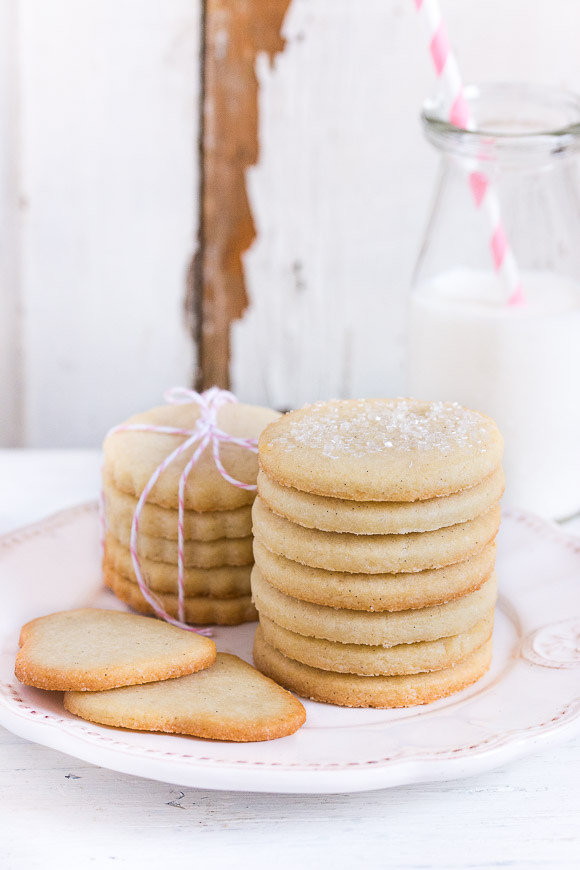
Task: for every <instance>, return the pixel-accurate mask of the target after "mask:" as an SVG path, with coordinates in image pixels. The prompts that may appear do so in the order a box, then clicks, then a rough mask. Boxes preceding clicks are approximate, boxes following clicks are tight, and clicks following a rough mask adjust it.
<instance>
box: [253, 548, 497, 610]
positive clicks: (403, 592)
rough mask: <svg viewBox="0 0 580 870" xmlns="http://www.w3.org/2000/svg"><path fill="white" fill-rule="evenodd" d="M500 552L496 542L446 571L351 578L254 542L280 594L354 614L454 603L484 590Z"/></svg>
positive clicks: (257, 556) (261, 564)
mask: <svg viewBox="0 0 580 870" xmlns="http://www.w3.org/2000/svg"><path fill="white" fill-rule="evenodd" d="M495 553H496V544H495V541H492V542H491V543H490V544H487V545H486V546H485V547H484V548H483V550H481V551H480V552H479V553H477V554H476V555H474V556H471V557H470V558H468V559H466V560H465V561H463V562H456V563H455V564H453V565H447V566H446V567H444V568H434V569H432V570H426V571H419V572H416V573H414V574H409V573H407V574H351V573H348V572H347V571H325V570H324V569H323V568H311V567H310V566H309V565H301V564H300V563H299V562H292V561H291V560H290V559H286V558H284V556H278V555H276V554H275V553H272V552H271V551H270V550H268V549H266V547H264V545H263V544H261V543H260V542H259V541H258V540H255V541H254V557H255V559H256V565H257V567H258V568H259V569H260V573H261V575H262V576H263V577H264V578H265V579H266V580H267V581H268V583H270V584H271V585H272V586H275V587H276V589H279V590H280V592H285V593H286V595H291V596H292V597H293V598H300V599H302V600H303V601H311V602H312V603H313V604H322V605H330V606H332V607H344V608H346V609H348V610H370V611H373V610H415V609H417V608H420V607H429V606H430V605H432V604H444V603H445V602H447V601H453V600H454V599H455V598H460V597H461V596H462V595H466V594H467V593H468V592H474V591H475V590H476V589H479V587H480V586H481V585H482V584H483V583H484V582H485V581H486V580H487V579H488V577H489V576H490V574H491V572H492V571H493V567H494V564H495Z"/></svg>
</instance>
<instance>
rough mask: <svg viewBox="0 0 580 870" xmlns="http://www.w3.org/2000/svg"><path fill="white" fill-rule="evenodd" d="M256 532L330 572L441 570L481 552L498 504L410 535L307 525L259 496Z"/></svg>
mask: <svg viewBox="0 0 580 870" xmlns="http://www.w3.org/2000/svg"><path fill="white" fill-rule="evenodd" d="M252 517H253V520H254V536H255V537H256V539H257V540H259V541H260V542H261V543H262V544H263V545H264V546H265V547H267V548H268V549H269V550H271V551H272V552H273V553H277V554H278V555H281V556H286V558H288V559H291V560H292V561H294V562H301V563H302V564H303V565H310V566H311V567H313V568H325V569H326V570H330V571H350V572H352V573H362V574H379V573H381V574H384V573H393V574H395V573H400V572H407V571H423V570H425V569H427V568H442V567H443V566H444V565H452V564H453V563H454V562H461V561H463V560H464V559H467V558H469V557H470V556H472V555H473V554H474V553H478V552H480V551H481V550H483V548H484V547H485V546H486V544H489V542H490V541H491V540H492V539H493V538H494V537H495V535H496V534H497V530H498V528H499V523H500V518H501V511H500V507H499V505H496V506H495V507H492V508H491V510H489V511H488V512H487V513H485V514H482V515H481V516H479V517H476V519H474V520H470V521H469V522H468V523H460V524H459V525H456V526H447V527H446V528H443V529H437V531H434V532H410V533H409V534H407V535H353V534H349V533H348V532H321V531H318V529H306V528H304V527H303V526H299V525H297V524H296V523H292V522H290V520H286V519H284V518H283V517H280V516H278V515H277V514H275V513H273V512H272V511H271V510H270V509H269V508H268V507H267V506H266V505H265V504H264V502H263V501H262V500H261V499H260V498H257V499H256V501H255V502H254V506H253V508H252Z"/></svg>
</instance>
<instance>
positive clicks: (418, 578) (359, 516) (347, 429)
mask: <svg viewBox="0 0 580 870" xmlns="http://www.w3.org/2000/svg"><path fill="white" fill-rule="evenodd" d="M259 448H260V469H261V470H260V473H259V475H258V495H259V497H258V498H257V499H256V502H255V504H254V507H253V521H254V535H255V541H254V555H255V567H254V569H253V572H252V592H253V598H254V602H255V605H256V607H257V609H258V612H259V618H260V626H259V628H258V630H257V632H256V639H255V645H254V660H255V662H256V665H257V667H258V668H259V669H260V670H261V671H262V672H263V673H265V674H267V675H268V676H270V677H272V678H273V679H275V680H276V681H277V682H278V683H280V684H281V685H283V686H285V687H286V688H289V689H292V690H294V691H295V692H297V693H298V694H300V695H302V696H305V697H309V698H312V699H314V700H317V701H325V702H328V703H333V704H339V705H342V706H351V707H403V706H410V705H414V704H424V703H427V702H429V701H433V700H435V699H437V698H441V697H444V696H446V695H449V694H451V693H453V692H456V691H459V690H460V689H462V688H464V687H465V686H468V685H469V684H471V683H473V682H475V680H477V679H479V677H481V676H482V675H483V674H484V673H485V671H486V670H487V669H488V667H489V664H490V661H491V635H492V629H493V614H494V605H495V601H496V597H497V580H496V576H495V573H494V564H495V536H496V534H497V531H498V528H499V523H500V507H499V501H500V498H501V496H502V493H503V489H504V475H503V471H502V468H501V457H502V449H503V442H502V438H501V435H500V433H499V431H498V429H497V427H496V425H495V423H494V422H493V421H492V420H490V419H489V418H488V417H486V416H484V415H483V414H479V413H477V412H475V411H471V410H468V409H465V408H462V407H460V406H459V405H457V404H451V403H442V402H433V403H429V402H421V401H418V400H413V399H395V400H387V399H372V400H351V401H333V402H326V403H318V404H315V405H312V406H309V407H306V408H303V409H301V410H299V411H295V412H292V413H290V414H287V415H286V416H285V417H282V418H281V419H280V420H278V421H277V422H275V423H273V424H271V425H270V426H268V427H267V429H266V430H265V431H264V432H263V434H262V436H261V438H260V444H259Z"/></svg>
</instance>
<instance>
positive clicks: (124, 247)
mask: <svg viewBox="0 0 580 870" xmlns="http://www.w3.org/2000/svg"><path fill="white" fill-rule="evenodd" d="M18 18H19V21H18V24H19V42H18V78H19V85H18V87H19V98H18V115H19V122H20V145H19V168H20V178H19V185H20V194H21V196H22V197H23V201H24V202H25V203H26V208H25V209H24V210H23V214H22V221H21V227H20V237H21V251H20V260H21V264H20V269H21V292H20V299H19V303H20V306H21V311H22V336H23V357H24V358H23V370H24V376H25V378H24V380H25V383H24V391H23V392H24V396H23V403H24V425H23V432H22V441H23V443H25V444H27V445H30V446H36V445H47V446H48V445H50V446H64V445H66V446H81V445H83V446H96V445H97V444H100V442H101V441H102V438H103V435H104V433H105V432H106V431H107V429H108V427H109V426H111V425H113V424H115V423H117V422H119V421H120V420H123V419H124V418H126V417H127V416H129V415H130V414H132V413H134V412H135V411H136V410H138V409H140V408H147V407H150V406H152V405H155V404H159V402H160V401H161V400H162V396H163V392H164V390H165V389H167V387H168V386H170V385H171V384H172V383H187V382H188V381H189V380H190V379H191V374H192V370H193V363H194V353H193V348H192V346H191V341H190V338H189V336H188V335H187V331H186V329H185V326H184V323H183V297H184V293H185V280H186V271H187V263H188V261H189V259H190V257H191V254H192V251H193V249H194V246H195V237H196V232H197V214H196V210H197V204H196V199H195V196H196V188H197V163H196V160H195V147H196V141H197V132H198V131H197V118H198V111H197V94H198V73H197V57H198V40H199V3H198V2H197V0H163V2H159V0H101V2H98V3H95V2H92V0H50V2H44V0H19V2H18Z"/></svg>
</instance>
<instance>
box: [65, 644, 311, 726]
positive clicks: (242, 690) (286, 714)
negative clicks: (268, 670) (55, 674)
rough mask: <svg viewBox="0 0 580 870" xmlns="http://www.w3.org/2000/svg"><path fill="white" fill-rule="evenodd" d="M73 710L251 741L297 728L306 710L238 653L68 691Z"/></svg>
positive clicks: (104, 720)
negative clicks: (172, 675)
mask: <svg viewBox="0 0 580 870" xmlns="http://www.w3.org/2000/svg"><path fill="white" fill-rule="evenodd" d="M64 705H65V707H66V709H67V710H69V711H70V712H71V713H74V714H75V715H76V716H80V717H82V718H83V719H88V720H89V721H90V722H98V723H100V724H102V725H114V726H117V727H122V728H132V729H135V730H138V731H165V732H169V733H174V734H190V735H192V736H194V737H205V738H209V739H212V740H233V741H238V742H250V741H258V740H273V739H275V738H277V737H286V736H288V735H290V734H293V733H294V732H295V731H297V730H298V728H300V726H301V725H303V724H304V722H305V720H306V711H305V710H304V707H303V706H302V704H301V703H300V701H298V700H297V699H296V698H294V696H293V695H291V694H290V692H287V691H285V690H284V689H282V688H280V686H278V685H276V683H274V682H273V681H272V680H270V679H268V678H267V677H265V676H263V675H262V674H261V673H259V672H258V671H256V670H255V669H254V668H252V667H251V666H250V665H248V664H246V662H243V661H242V660H241V659H239V658H238V657H237V656H233V655H227V654H225V653H218V656H217V659H216V662H215V664H214V665H213V666H212V667H211V668H208V669H207V670H205V671H200V672H199V673H197V674H192V675H191V676H187V677H181V678H179V679H177V680H165V681H164V682H159V683H150V684H149V685H147V686H132V687H129V688H126V689H115V690H113V691H110V692H85V693H80V692H67V693H66V695H65V697H64Z"/></svg>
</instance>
